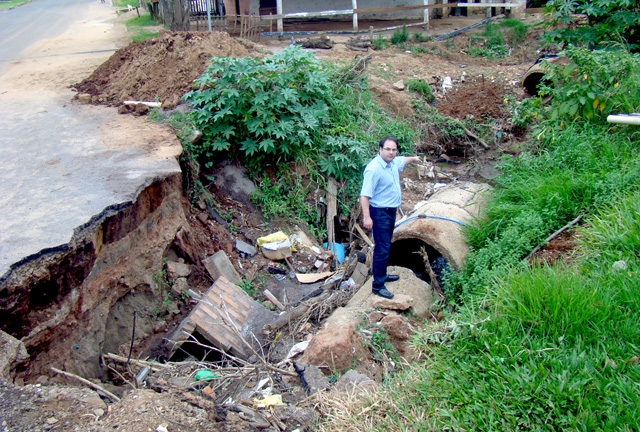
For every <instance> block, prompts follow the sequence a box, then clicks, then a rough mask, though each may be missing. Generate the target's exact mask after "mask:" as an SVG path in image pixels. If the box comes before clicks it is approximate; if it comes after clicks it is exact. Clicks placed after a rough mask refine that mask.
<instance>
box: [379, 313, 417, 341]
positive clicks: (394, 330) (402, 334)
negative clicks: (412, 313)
mask: <svg viewBox="0 0 640 432" xmlns="http://www.w3.org/2000/svg"><path fill="white" fill-rule="evenodd" d="M379 324H380V327H382V328H384V329H385V330H386V331H387V334H389V336H391V337H392V338H394V339H398V340H407V339H409V338H410V337H411V335H412V334H413V331H414V330H413V326H412V325H411V324H410V323H409V321H408V320H407V319H406V318H405V317H403V316H401V315H395V314H394V315H387V316H386V317H384V318H382V319H381V320H380V323H379Z"/></svg>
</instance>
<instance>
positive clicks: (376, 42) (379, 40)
mask: <svg viewBox="0 0 640 432" xmlns="http://www.w3.org/2000/svg"><path fill="white" fill-rule="evenodd" d="M371 43H372V44H373V46H374V47H375V49H376V50H378V51H379V50H383V49H385V48H386V47H387V40H386V39H385V38H384V36H382V35H381V34H378V35H377V36H375V37H374V38H373V39H371Z"/></svg>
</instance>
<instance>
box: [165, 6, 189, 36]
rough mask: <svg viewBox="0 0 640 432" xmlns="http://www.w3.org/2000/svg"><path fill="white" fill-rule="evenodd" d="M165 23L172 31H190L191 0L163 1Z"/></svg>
mask: <svg viewBox="0 0 640 432" xmlns="http://www.w3.org/2000/svg"><path fill="white" fill-rule="evenodd" d="M161 2H162V13H163V18H164V23H165V24H166V25H167V26H169V29H170V30H171V31H189V29H190V22H189V17H190V15H191V4H190V2H189V0H161Z"/></svg>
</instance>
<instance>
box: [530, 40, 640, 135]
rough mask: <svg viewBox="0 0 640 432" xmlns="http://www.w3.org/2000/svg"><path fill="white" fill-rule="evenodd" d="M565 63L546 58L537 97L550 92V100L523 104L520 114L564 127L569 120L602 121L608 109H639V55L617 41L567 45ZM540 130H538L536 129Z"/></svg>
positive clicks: (545, 124)
mask: <svg viewBox="0 0 640 432" xmlns="http://www.w3.org/2000/svg"><path fill="white" fill-rule="evenodd" d="M564 54H565V55H566V56H567V58H568V59H569V61H568V62H567V63H566V64H561V63H559V64H553V63H549V62H545V63H543V64H544V69H545V71H546V75H545V80H543V83H542V85H541V90H540V92H539V94H540V97H541V98H542V97H545V96H547V95H553V98H552V99H551V101H550V102H548V103H546V104H543V103H541V102H532V103H529V104H528V105H525V106H523V109H522V110H521V111H520V112H521V115H522V116H528V117H531V116H533V117H535V118H537V119H538V120H539V121H541V122H543V123H544V124H543V127H544V126H546V127H548V126H549V125H548V123H549V121H550V122H553V124H554V125H555V126H556V127H557V126H560V127H564V126H565V125H567V124H568V123H572V122H580V123H584V122H591V121H595V122H598V123H601V124H604V123H605V121H606V118H607V116H608V115H609V114H611V113H631V112H637V111H638V109H640V94H638V92H637V91H630V89H637V88H638V85H640V55H639V54H631V53H630V52H628V51H627V50H626V49H625V48H624V47H622V46H620V45H612V46H609V47H608V48H606V49H601V50H589V49H587V48H578V47H568V48H567V49H566V50H565V51H564ZM538 133H539V132H538Z"/></svg>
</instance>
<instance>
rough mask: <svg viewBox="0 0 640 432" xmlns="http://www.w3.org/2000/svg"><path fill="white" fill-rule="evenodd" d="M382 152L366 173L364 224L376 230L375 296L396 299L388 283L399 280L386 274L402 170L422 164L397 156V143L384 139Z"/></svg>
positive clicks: (362, 198)
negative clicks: (387, 285) (412, 165)
mask: <svg viewBox="0 0 640 432" xmlns="http://www.w3.org/2000/svg"><path fill="white" fill-rule="evenodd" d="M379 147H380V151H379V153H378V154H377V155H376V157H375V158H373V159H372V160H371V162H369V164H368V165H367V167H366V168H365V170H364V182H363V183H362V190H361V191H360V205H361V206H362V214H363V216H364V217H363V225H364V227H365V228H366V229H372V228H373V240H374V242H375V248H374V250H373V264H372V272H373V288H372V291H373V293H374V294H376V295H379V296H381V297H384V298H389V299H390V298H393V294H392V293H390V292H389V291H388V290H387V288H386V287H385V285H384V284H385V282H393V281H397V280H398V279H399V278H400V277H399V276H397V275H387V264H388V262H389V252H390V251H391V237H393V229H394V227H395V223H396V211H397V210H398V207H400V202H401V201H402V192H401V191H400V171H402V170H403V169H404V167H405V165H406V164H407V163H419V162H420V161H421V160H420V157H419V156H410V157H406V156H398V157H396V155H397V153H398V140H397V138H396V137H394V136H385V137H383V138H382V139H381V140H380V143H379Z"/></svg>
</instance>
